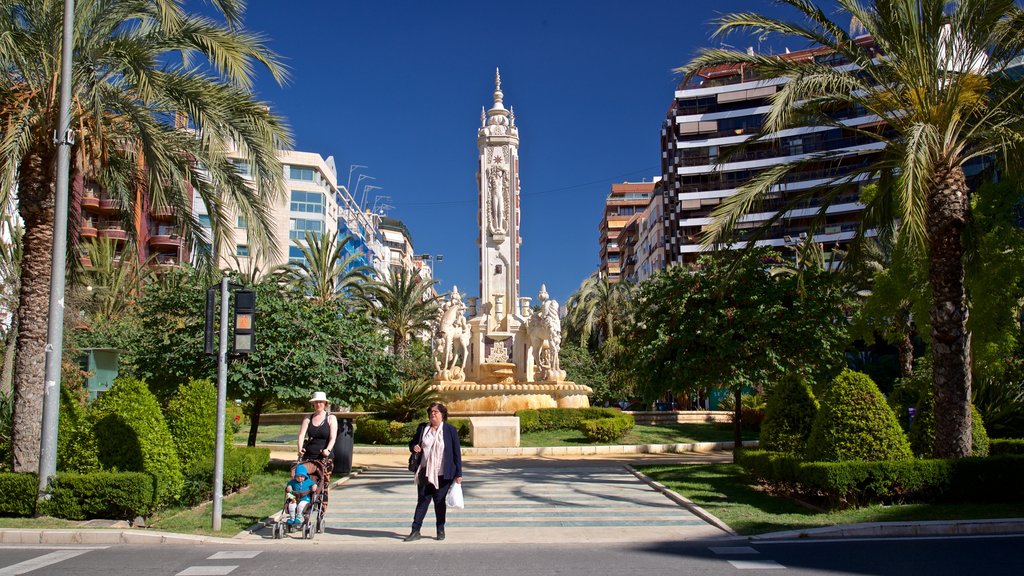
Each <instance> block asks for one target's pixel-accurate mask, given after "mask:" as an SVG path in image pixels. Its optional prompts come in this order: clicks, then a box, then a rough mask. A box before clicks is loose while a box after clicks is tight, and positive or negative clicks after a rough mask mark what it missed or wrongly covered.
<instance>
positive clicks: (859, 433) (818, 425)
mask: <svg viewBox="0 0 1024 576" xmlns="http://www.w3.org/2000/svg"><path fill="white" fill-rule="evenodd" d="M806 454H807V459H808V460H822V461H827V462H840V461H844V460H906V459H908V458H912V457H913V453H912V452H911V451H910V443H909V442H908V441H907V438H906V435H905V434H903V430H902V429H901V428H900V425H899V423H897V422H896V415H895V414H893V411H892V409H891V408H889V405H888V404H886V403H885V399H884V398H883V397H882V393H881V392H879V390H878V387H877V386H875V383H874V382H872V381H871V378H869V377H868V376H866V375H865V374H861V373H859V372H854V371H852V370H843V372H842V373H840V374H839V376H836V378H835V379H834V380H833V381H832V383H831V384H830V385H829V387H828V389H827V391H826V392H825V396H824V398H822V400H821V409H820V410H818V414H817V416H816V417H815V419H814V425H813V426H812V429H811V435H810V437H809V438H808V440H807V451H806Z"/></svg>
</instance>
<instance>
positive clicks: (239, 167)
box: [231, 159, 252, 176]
mask: <svg viewBox="0 0 1024 576" xmlns="http://www.w3.org/2000/svg"><path fill="white" fill-rule="evenodd" d="M231 163H232V164H234V165H235V171H236V172H238V173H239V174H241V175H242V176H252V166H251V165H250V164H249V163H248V162H246V161H245V160H238V159H234V160H232V161H231Z"/></svg>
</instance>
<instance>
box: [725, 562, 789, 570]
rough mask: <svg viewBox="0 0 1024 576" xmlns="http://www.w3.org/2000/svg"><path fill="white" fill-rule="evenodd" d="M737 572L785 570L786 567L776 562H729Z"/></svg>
mask: <svg viewBox="0 0 1024 576" xmlns="http://www.w3.org/2000/svg"><path fill="white" fill-rule="evenodd" d="M728 562H729V564H732V566H733V568H736V569H737V570H780V569H781V570H784V569H785V568H786V567H785V566H783V565H782V564H779V563H778V562H776V561H775V560H729V561H728Z"/></svg>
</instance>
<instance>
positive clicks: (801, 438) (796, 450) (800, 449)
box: [760, 375, 818, 455]
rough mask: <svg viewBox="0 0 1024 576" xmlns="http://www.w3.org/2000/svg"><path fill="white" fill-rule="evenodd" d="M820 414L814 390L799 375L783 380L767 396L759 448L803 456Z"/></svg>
mask: <svg viewBox="0 0 1024 576" xmlns="http://www.w3.org/2000/svg"><path fill="white" fill-rule="evenodd" d="M817 414H818V401H817V400H815V399H814V393H813V392H811V387H810V386H808V385H807V383H806V382H804V381H803V379H801V378H800V377H799V376H797V375H789V376H787V377H785V378H783V380H782V382H779V384H778V385H777V386H776V387H775V388H774V389H772V391H771V393H770V394H769V395H768V406H767V407H766V408H765V416H764V422H763V423H762V424H761V435H760V448H761V449H763V450H768V451H771V452H785V453H787V454H795V455H802V454H803V453H804V449H805V448H806V447H807V438H808V437H809V436H810V435H811V428H812V427H813V426H814V417H815V416H816V415H817Z"/></svg>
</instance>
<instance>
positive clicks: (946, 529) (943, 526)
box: [749, 518, 1024, 542]
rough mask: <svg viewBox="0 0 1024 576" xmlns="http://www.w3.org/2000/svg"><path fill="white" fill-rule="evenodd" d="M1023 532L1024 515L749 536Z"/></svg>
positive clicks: (764, 538) (758, 538) (765, 538)
mask: <svg viewBox="0 0 1024 576" xmlns="http://www.w3.org/2000/svg"><path fill="white" fill-rule="evenodd" d="M1019 533H1024V518H995V519H989V520H952V521H949V520H928V521H921V522H862V523H859V524H846V525H841V526H823V527H821V528H807V529H804V530H786V531H783V532H769V533H767V534H758V535H756V536H750V537H749V538H750V540H751V541H755V542H757V541H762V542H763V541H769V540H799V539H811V538H889V537H896V536H978V535H985V534H1019Z"/></svg>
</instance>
